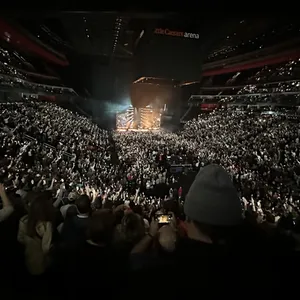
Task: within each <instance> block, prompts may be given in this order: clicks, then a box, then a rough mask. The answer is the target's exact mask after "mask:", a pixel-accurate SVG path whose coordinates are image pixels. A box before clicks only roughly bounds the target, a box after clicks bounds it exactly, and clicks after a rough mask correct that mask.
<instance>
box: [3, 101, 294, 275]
mask: <svg viewBox="0 0 300 300" xmlns="http://www.w3.org/2000/svg"><path fill="white" fill-rule="evenodd" d="M0 106H1V111H0V125H1V132H0V146H1V148H0V151H1V155H0V157H1V161H0V168H1V169H0V170H1V175H0V176H1V178H0V181H1V182H2V184H1V185H0V196H1V199H2V204H3V208H2V210H0V221H1V223H2V224H1V225H4V223H5V221H7V220H9V218H10V217H11V216H12V215H13V214H14V213H16V211H17V210H18V209H19V207H20V206H22V209H23V213H21V214H18V218H17V219H18V230H17V231H18V232H17V234H16V236H17V239H18V242H19V243H20V244H21V245H23V246H24V247H25V265H26V269H27V271H28V272H29V273H30V274H32V275H41V274H45V272H47V271H49V269H50V270H51V272H55V270H56V271H57V270H58V269H59V270H61V268H63V269H64V270H65V271H66V272H69V273H68V276H70V275H71V273H72V272H73V271H74V272H75V271H76V270H74V268H75V269H76V268H78V269H80V270H83V269H84V268H85V267H84V266H85V265H86V264H87V265H89V264H91V263H93V262H91V261H88V258H84V259H83V257H85V255H87V256H88V257H89V256H90V257H94V254H95V253H93V251H94V250H91V249H90V248H85V250H84V254H85V255H83V254H82V253H81V254H80V255H79V254H78V253H77V252H76V251H75V250H74V249H77V248H78V249H79V244H80V242H82V241H86V240H87V241H88V245H89V246H88V247H90V246H91V245H95V244H96V245H98V246H99V244H101V245H102V244H111V243H113V244H114V245H116V247H113V249H114V250H112V254H111V256H113V255H117V257H119V256H120V257H123V256H122V255H124V253H125V254H126V255H128V253H131V254H136V253H144V252H145V251H147V249H149V247H150V244H151V242H152V239H153V238H154V237H157V238H158V243H159V245H160V246H159V247H161V248H162V249H164V251H167V252H173V251H174V249H176V243H177V241H178V239H179V238H182V237H184V236H185V235H186V234H187V232H186V228H185V225H184V223H183V221H184V219H185V215H184V213H183V206H182V205H183V201H184V197H185V194H186V192H187V190H185V188H186V189H188V187H185V186H184V188H182V186H183V184H182V182H181V180H182V177H183V176H185V175H188V174H185V171H184V172H181V173H180V174H178V173H175V174H174V173H173V172H170V165H172V164H177V165H183V164H188V165H190V166H191V170H193V171H198V170H199V169H200V170H201V169H203V167H205V166H207V165H210V164H217V165H221V166H222V167H223V168H224V169H225V170H226V171H227V172H228V174H229V175H230V177H231V180H232V181H233V184H234V186H235V188H236V189H237V191H238V195H239V198H240V199H241V206H242V208H243V216H244V218H249V219H251V221H254V222H255V223H268V224H269V225H271V226H273V227H274V228H276V227H280V228H281V229H282V230H284V231H288V232H292V233H293V238H294V239H295V240H297V239H298V235H297V234H299V224H300V223H299V218H298V212H299V200H300V194H299V187H298V186H299V182H300V157H299V155H300V151H299V150H300V144H299V136H300V127H299V124H298V122H297V120H295V119H294V118H293V119H290V118H288V117H287V116H284V115H283V114H281V115H280V116H279V115H277V116H276V115H272V116H264V115H261V114H260V113H258V112H255V113H254V112H252V111H240V110H216V111H214V112H212V113H210V114H205V115H201V116H199V118H198V119H193V120H191V121H189V122H187V123H186V125H185V127H184V128H183V129H182V130H181V131H179V132H177V133H170V132H166V131H159V132H157V131H156V132H108V131H105V130H102V129H101V128H99V127H98V126H97V125H96V124H94V123H93V122H92V121H91V120H89V119H87V118H86V117H83V116H80V115H78V114H75V113H73V112H71V111H69V110H66V109H63V108H61V107H59V106H57V105H55V104H50V103H42V102H33V101H32V102H26V103H7V104H0ZM191 170H190V171H191ZM161 215H163V216H167V217H168V218H169V219H168V221H167V222H166V225H167V226H159V221H158V220H159V218H158V217H157V216H161ZM241 217H242V216H241ZM273 227H272V228H273ZM87 232H88V233H87ZM104 232H105V233H104ZM112 241H113V242H112ZM295 247H296V246H295ZM80 249H81V248H80ZM110 249H111V248H110ZM116 249H117V252H118V254H115V252H114V251H116ZM66 253H67V255H65V254H66ZM70 253H73V254H74V253H77V254H78V255H79V256H80V257H81V259H83V262H82V265H80V266H78V264H75V266H72V261H71V260H72V259H75V258H74V255H75V254H74V255H73V254H70ZM120 253H122V254H120ZM105 255H108V254H107V253H106V254H105ZM66 257H67V258H66ZM114 257H116V256H114ZM50 258H51V259H50ZM77 259H78V256H77V258H76V260H77ZM69 260H70V261H69ZM99 263H100V264H102V265H105V262H104V261H103V260H101V262H99ZM137 265H139V264H137ZM142 265H143V263H142ZM133 266H134V268H135V266H136V262H134V264H133ZM138 268H139V266H138ZM108 269H109V267H108V266H107V269H106V270H108ZM55 274H57V273H55ZM70 277H71V276H70Z"/></svg>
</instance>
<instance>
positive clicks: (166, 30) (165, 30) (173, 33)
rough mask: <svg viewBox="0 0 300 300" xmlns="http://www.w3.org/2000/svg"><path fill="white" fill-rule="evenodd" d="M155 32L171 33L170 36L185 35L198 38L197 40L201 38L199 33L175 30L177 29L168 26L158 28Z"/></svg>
mask: <svg viewBox="0 0 300 300" xmlns="http://www.w3.org/2000/svg"><path fill="white" fill-rule="evenodd" d="M154 33H155V34H160V35H170V36H177V37H184V38H189V39H196V40H198V39H199V34H198V33H189V32H184V31H175V30H170V29H168V28H166V29H162V28H156V29H155V31H154Z"/></svg>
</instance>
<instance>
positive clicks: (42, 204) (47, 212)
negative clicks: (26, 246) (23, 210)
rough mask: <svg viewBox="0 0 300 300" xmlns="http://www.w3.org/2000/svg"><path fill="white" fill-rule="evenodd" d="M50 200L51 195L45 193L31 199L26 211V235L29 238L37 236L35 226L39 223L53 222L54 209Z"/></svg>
mask: <svg viewBox="0 0 300 300" xmlns="http://www.w3.org/2000/svg"><path fill="white" fill-rule="evenodd" d="M51 200H52V199H51V195H49V193H47V192H41V193H37V194H36V195H35V197H33V199H32V201H31V203H30V206H29V210H28V220H27V234H28V235H29V236H31V237H34V236H36V235H37V233H36V225H37V224H38V223H39V222H51V223H53V222H54V218H55V209H54V207H53V205H52V201H51Z"/></svg>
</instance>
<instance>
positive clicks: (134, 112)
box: [116, 106, 161, 131]
mask: <svg viewBox="0 0 300 300" xmlns="http://www.w3.org/2000/svg"><path fill="white" fill-rule="evenodd" d="M160 123H161V109H154V108H152V107H151V106H147V107H144V108H135V107H132V106H130V107H129V108H128V109H126V110H124V111H122V112H119V113H117V115H116V129H117V131H127V130H131V131H153V130H158V129H160Z"/></svg>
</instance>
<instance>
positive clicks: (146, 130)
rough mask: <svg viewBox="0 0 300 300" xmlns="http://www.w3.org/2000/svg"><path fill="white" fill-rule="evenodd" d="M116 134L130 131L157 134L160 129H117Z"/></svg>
mask: <svg viewBox="0 0 300 300" xmlns="http://www.w3.org/2000/svg"><path fill="white" fill-rule="evenodd" d="M116 131H117V132H126V131H131V132H159V131H161V129H160V128H152V129H150V128H149V129H145V128H144V129H134V128H128V129H127V128H117V129H116Z"/></svg>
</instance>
